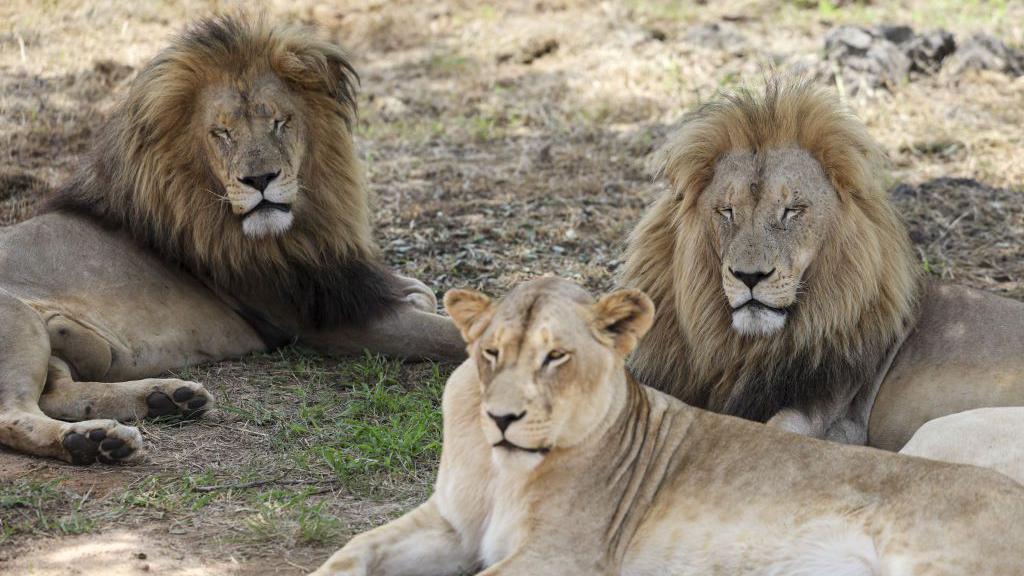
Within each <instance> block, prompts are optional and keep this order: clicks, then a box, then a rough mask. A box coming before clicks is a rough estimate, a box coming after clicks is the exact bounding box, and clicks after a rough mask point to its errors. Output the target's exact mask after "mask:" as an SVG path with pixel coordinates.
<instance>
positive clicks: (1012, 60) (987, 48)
mask: <svg viewBox="0 0 1024 576" xmlns="http://www.w3.org/2000/svg"><path fill="white" fill-rule="evenodd" d="M969 70H995V71H998V72H1003V73H1005V74H1009V75H1011V76H1013V77H1018V76H1024V51H1022V50H1018V49H1016V48H1012V47H1010V46H1007V45H1006V44H1005V43H1003V42H1002V41H1001V40H999V39H998V38H996V37H995V36H993V35H991V34H986V33H984V32H982V33H978V34H975V35H974V36H972V37H971V38H970V39H969V40H968V41H967V42H964V44H963V46H961V47H960V48H959V49H958V50H957V51H956V53H955V54H953V56H952V57H950V59H949V71H950V73H952V74H956V75H959V74H963V73H964V72H967V71H969Z"/></svg>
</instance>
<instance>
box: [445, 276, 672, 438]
mask: <svg viewBox="0 0 1024 576" xmlns="http://www.w3.org/2000/svg"><path fill="white" fill-rule="evenodd" d="M445 306H446V307H447V308H448V311H449V313H450V314H451V316H452V319H453V320H454V321H455V323H456V325H457V326H459V328H460V330H462V333H463V336H464V337H465V338H466V341H467V343H468V344H469V347H468V352H469V355H470V357H471V358H472V359H473V360H474V361H475V363H476V366H477V369H478V371H479V377H480V384H481V399H482V402H481V407H480V423H481V426H482V427H483V430H484V435H485V437H486V438H487V441H488V442H489V443H490V444H491V445H492V446H493V447H494V449H495V450H496V454H498V455H507V454H522V453H529V454H534V455H541V456H542V455H544V454H546V453H547V452H548V451H550V450H552V449H554V448H569V447H572V446H575V445H577V444H579V443H580V442H582V441H584V440H586V439H587V438H589V437H591V435H592V434H593V433H594V431H595V430H596V429H597V428H598V427H600V426H601V425H602V424H603V423H604V420H605V416H606V415H607V414H608V412H609V408H610V407H611V406H612V404H613V403H614V401H615V399H616V398H621V396H622V395H623V394H624V390H623V388H624V387H623V386H622V383H621V381H620V380H616V379H614V378H612V376H613V375H614V374H616V373H619V374H621V373H622V370H623V361H624V358H625V356H626V355H627V354H628V353H629V352H630V351H631V350H632V349H633V347H634V346H635V344H636V342H637V341H638V340H639V338H640V337H641V336H642V335H643V333H644V332H646V330H647V329H648V328H649V327H650V322H651V318H652V316H653V304H651V302H650V299H648V298H647V297H646V296H645V295H644V294H643V293H642V292H639V291H636V290H622V291H619V292H615V293H612V294H610V295H608V296H605V297H604V298H602V299H601V300H600V301H598V302H597V303H594V302H593V300H592V299H591V298H590V296H589V295H588V294H586V292H584V291H583V290H582V289H581V288H580V287H578V286H576V285H575V284H572V283H571V282H568V281H566V280H560V279H557V278H542V279H540V280H536V281H534V282H531V283H528V284H525V285H523V286H521V287H519V288H516V289H515V290H513V291H512V292H511V293H510V294H509V295H508V296H507V297H506V298H505V299H503V300H502V301H501V302H500V303H499V304H497V305H495V304H493V303H491V301H490V299H488V298H487V297H486V296H484V295H483V294H480V293H477V292H471V291H466V290H453V291H451V292H449V293H448V294H447V295H446V296H445Z"/></svg>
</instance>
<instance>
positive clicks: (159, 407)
mask: <svg viewBox="0 0 1024 576" xmlns="http://www.w3.org/2000/svg"><path fill="white" fill-rule="evenodd" d="M146 406H147V407H148V408H149V411H148V412H147V413H146V416H147V417H149V418H156V417H159V416H184V417H186V418H199V417H201V416H202V415H203V413H204V412H206V411H207V410H209V409H210V408H211V407H213V396H212V395H211V394H210V393H209V392H207V391H206V388H204V387H203V385H202V384H199V383H196V382H188V381H186V380H175V379H168V380H157V381H156V384H155V385H154V386H153V391H152V392H150V393H149V395H148V396H146Z"/></svg>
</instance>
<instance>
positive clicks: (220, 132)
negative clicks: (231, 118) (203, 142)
mask: <svg viewBox="0 0 1024 576" xmlns="http://www.w3.org/2000/svg"><path fill="white" fill-rule="evenodd" d="M210 135H211V136H213V137H214V138H219V139H221V140H223V141H225V142H230V141H231V132H229V131H228V129H227V128H214V129H213V130H210Z"/></svg>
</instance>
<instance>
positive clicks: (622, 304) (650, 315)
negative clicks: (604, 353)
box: [593, 290, 654, 356]
mask: <svg viewBox="0 0 1024 576" xmlns="http://www.w3.org/2000/svg"><path fill="white" fill-rule="evenodd" d="M593 310H594V323H595V326H594V327H595V328H596V329H597V330H598V331H599V332H600V333H601V334H603V335H604V336H606V337H608V338H611V340H612V343H613V345H614V346H615V349H616V350H618V351H619V353H620V354H622V355H623V356H625V355H626V354H629V353H630V352H632V351H633V348H636V345H637V343H639V342H640V339H641V338H643V337H644V334H647V331H648V330H650V328H651V324H652V323H653V322H654V303H653V302H651V299H650V298H648V297H647V294H644V293H643V292H641V291H640V290H617V291H615V292H612V293H611V294H607V295H605V296H602V297H601V299H600V300H598V301H597V304H594V308H593Z"/></svg>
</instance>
